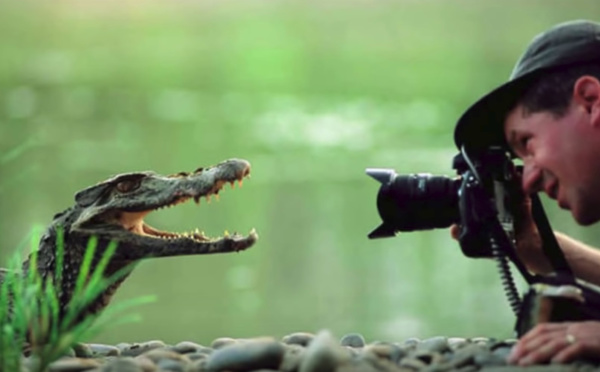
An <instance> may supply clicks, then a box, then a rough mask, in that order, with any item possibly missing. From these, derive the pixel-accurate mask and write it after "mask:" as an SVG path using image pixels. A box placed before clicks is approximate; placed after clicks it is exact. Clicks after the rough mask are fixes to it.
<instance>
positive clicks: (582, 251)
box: [517, 231, 600, 286]
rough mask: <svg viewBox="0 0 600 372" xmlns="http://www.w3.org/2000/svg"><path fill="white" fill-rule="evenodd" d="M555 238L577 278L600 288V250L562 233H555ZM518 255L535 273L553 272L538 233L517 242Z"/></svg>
mask: <svg viewBox="0 0 600 372" xmlns="http://www.w3.org/2000/svg"><path fill="white" fill-rule="evenodd" d="M554 236H556V241H557V242H558V245H559V246H560V248H561V249H562V251H563V253H564V255H565V258H566V260H567V262H568V263H569V266H571V269H572V270H573V273H574V274H575V276H576V277H577V278H579V279H582V280H585V281H586V282H590V283H592V284H595V285H599V286H600V250H597V249H595V248H593V247H591V246H589V245H587V244H585V243H583V242H580V241H578V240H575V239H573V238H571V237H570V236H568V235H565V234H563V233H560V232H556V231H555V232H554ZM517 254H518V256H519V258H520V259H521V260H522V261H523V263H524V264H525V266H527V268H528V269H529V270H530V271H531V272H533V273H536V274H548V273H550V272H551V271H552V266H550V262H549V261H548V259H547V258H546V256H545V255H544V253H543V252H542V249H541V240H540V239H539V235H538V234H537V232H536V233H535V234H531V235H528V236H527V237H521V238H520V239H518V240H517Z"/></svg>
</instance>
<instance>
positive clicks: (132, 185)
mask: <svg viewBox="0 0 600 372" xmlns="http://www.w3.org/2000/svg"><path fill="white" fill-rule="evenodd" d="M116 187H117V190H118V191H119V192H130V191H133V190H135V189H137V188H138V187H140V180H126V181H121V182H119V183H117V186H116Z"/></svg>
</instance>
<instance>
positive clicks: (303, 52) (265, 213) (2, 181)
mask: <svg viewBox="0 0 600 372" xmlns="http://www.w3.org/2000/svg"><path fill="white" fill-rule="evenodd" d="M599 15H600V7H599V6H598V3H597V2H595V1H579V0H575V1H574V0H569V1H567V0H565V1H551V0H537V1H527V2H524V1H517V0H508V1H502V2H500V1H495V0H494V1H491V0H487V1H482V0H477V1H475V0H470V1H452V2H450V1H441V0H430V1H408V0H404V1H388V0H380V1H368V0H364V1H359V0H345V1H267V0H265V1H237V2H236V1H196V2H193V1H137V2H136V1H52V2H41V1H39V2H38V1H19V2H17V1H13V2H2V4H0V172H1V175H0V250H1V251H0V264H6V263H7V260H8V257H10V255H11V254H12V253H13V252H14V251H15V250H16V248H17V246H18V245H19V242H21V241H22V240H23V239H24V238H25V237H26V236H27V234H28V233H29V232H30V231H31V229H32V227H34V226H45V225H47V224H48V223H49V222H50V220H51V218H52V216H53V214H54V213H56V212H59V211H61V210H63V209H65V208H67V207H69V206H70V205H71V204H72V202H73V194H74V193H75V191H77V190H79V189H82V188H84V187H86V186H89V185H91V184H94V183H96V182H98V181H101V180H103V179H105V178H107V177H109V176H111V175H114V174H117V173H120V172H128V171H135V170H154V171H156V172H159V173H162V174H171V173H175V172H178V171H191V170H193V169H196V168H197V167H199V166H206V165H209V164H214V163H216V162H219V161H221V160H224V159H226V158H230V157H240V158H245V159H248V160H249V161H250V162H251V163H252V166H253V173H252V174H253V175H252V179H251V180H249V181H247V182H246V183H245V184H244V187H243V188H242V189H236V190H233V191H231V190H227V191H226V192H225V193H224V194H223V195H222V197H221V201H220V202H219V203H216V202H214V201H213V203H211V204H206V203H203V205H202V206H201V207H200V208H198V207H197V206H196V205H194V204H193V203H190V204H189V205H187V204H186V205H181V206H178V207H177V208H173V209H169V210H165V211H159V212H156V213H153V214H152V215H150V216H149V217H148V218H147V221H148V222H149V223H150V224H151V225H153V226H156V227H158V228H162V229H167V230H175V231H187V230H190V229H192V228H195V227H200V228H201V229H204V230H205V231H206V232H207V233H208V234H209V235H218V234H222V232H223V230H225V229H227V230H229V231H235V230H238V231H242V232H247V231H249V230H250V229H251V228H252V227H255V228H256V229H257V231H258V233H259V235H260V240H259V242H258V244H257V245H256V246H255V247H253V248H252V249H251V250H249V251H246V252H242V253H239V254H230V255H220V256H193V257H181V258H165V259H154V260H147V261H145V262H143V263H142V264H141V265H140V266H139V267H138V268H137V269H136V270H135V272H134V274H133V275H132V276H131V277H130V278H129V279H128V280H127V281H126V282H125V284H124V285H123V286H122V288H121V290H120V291H119V292H118V294H117V296H116V297H115V299H114V301H120V300H122V299H125V298H130V297H135V296H138V295H145V294H155V295H157V298H158V300H157V302H155V303H153V304H151V305H144V306H142V307H139V308H136V309H135V310H134V311H135V312H138V313H139V314H141V316H142V317H143V322H141V323H136V324H128V325H125V326H120V327H118V328H116V329H110V330H109V331H107V332H105V333H103V334H102V335H100V336H99V337H97V339H96V340H95V341H98V342H107V343H117V342H121V341H129V342H133V341H144V340H149V339H162V340H164V341H166V342H173V343H174V342H178V341H181V340H192V341H196V342H200V343H208V342H210V341H211V340H212V339H214V338H216V337H219V336H231V337H254V336H261V335H271V336H275V337H280V336H283V335H285V334H288V333H291V332H294V331H309V332H316V331H318V330H319V329H323V328H327V329H330V330H331V331H333V332H334V334H336V335H339V336H341V335H342V334H345V333H349V332H360V333H362V334H363V335H365V337H367V339H368V341H373V340H375V339H378V340H389V341H401V340H403V339H406V338H408V337H419V338H426V337H431V336H435V335H448V336H460V337H468V336H488V337H511V336H512V327H513V322H514V318H513V315H512V313H511V311H510V309H509V306H508V303H507V301H506V300H505V297H504V294H503V292H502V289H501V286H500V282H499V279H498V276H497V272H496V269H495V265H494V263H492V262H488V261H484V260H471V259H467V258H465V257H464V256H463V255H462V253H461V252H460V249H459V247H458V245H457V244H456V242H454V241H453V240H451V239H450V237H449V234H448V231H447V230H446V229H444V230H436V231H427V232H416V233H410V234H403V235H401V236H399V237H397V238H395V239H384V240H378V241H369V240H368V239H367V238H366V235H367V233H368V232H369V231H371V230H372V229H373V228H374V227H375V226H376V225H377V224H378V223H379V218H378V215H377V212H376V209H375V195H376V192H377V188H378V185H377V184H376V182H375V181H373V180H372V179H370V178H368V177H366V176H365V174H364V169H365V168H367V167H392V168H395V169H396V170H397V171H398V172H399V173H409V172H431V173H435V174H446V175H454V173H453V170H452V169H451V160H452V157H453V156H454V154H455V152H456V150H455V148H454V145H453V139H452V130H453V126H454V122H455V120H456V119H457V118H458V116H459V115H460V113H461V112H462V110H464V109H465V108H466V107H467V106H468V105H469V104H470V103H472V102H473V101H474V100H475V99H476V98H478V97H479V96H480V95H481V94H483V93H485V92H486V91H488V90H489V89H491V88H492V87H494V86H495V85H497V84H500V83H501V82H503V81H504V80H505V79H506V78H507V76H508V74H509V73H510V70H511V68H512V66H513V64H514V62H515V60H516V58H517V57H518V55H519V54H520V53H521V51H522V50H523V49H524V48H525V46H526V44H527V43H528V42H529V40H530V39H531V38H532V37H533V36H534V35H535V34H537V33H538V32H540V31H542V30H544V29H546V28H547V27H549V26H551V25H552V24H554V23H557V22H561V21H565V20H570V19H575V18H587V19H597V18H598V16H599ZM549 211H550V214H551V220H552V223H553V224H554V226H555V227H556V228H558V229H560V230H562V231H565V232H567V233H572V234H574V235H576V236H578V237H580V238H582V239H584V240H585V241H587V242H589V243H591V244H596V245H600V234H598V233H595V235H594V232H593V229H586V230H583V229H580V228H579V227H577V226H575V225H574V224H573V223H572V222H571V217H570V215H569V214H568V213H565V212H561V211H558V210H557V209H556V208H555V207H554V206H553V205H549ZM520 284H522V283H520ZM521 288H522V287H521Z"/></svg>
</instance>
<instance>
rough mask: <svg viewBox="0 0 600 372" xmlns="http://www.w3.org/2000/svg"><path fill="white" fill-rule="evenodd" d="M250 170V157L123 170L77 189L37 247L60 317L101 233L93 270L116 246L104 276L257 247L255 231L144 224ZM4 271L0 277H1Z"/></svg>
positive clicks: (93, 306)
mask: <svg viewBox="0 0 600 372" xmlns="http://www.w3.org/2000/svg"><path fill="white" fill-rule="evenodd" d="M249 175H250V163H249V162H247V161H246V160H241V159H230V160H226V161H224V162H221V163H219V164H217V165H215V166H211V167H206V168H198V169H197V170H195V171H194V172H191V173H188V172H180V173H177V174H173V175H169V176H161V175H158V174H156V173H154V172H149V171H148V172H135V173H124V174H119V175H116V176H114V177H112V178H109V179H107V180H105V181H103V182H100V183H98V184H96V185H94V186H90V187H88V188H86V189H83V190H81V191H79V192H77V193H76V194H75V205H74V206H72V207H70V208H68V209H66V210H65V211H63V212H60V213H58V214H56V215H55V216H54V219H53V221H52V223H51V224H50V226H49V227H48V228H47V230H46V231H45V233H44V234H43V235H42V237H41V238H40V243H39V249H38V251H37V258H36V261H37V264H36V266H37V270H38V273H39V275H40V277H41V279H42V281H43V282H45V281H46V280H48V279H50V278H52V280H53V281H54V282H55V283H57V282H58V283H60V285H57V286H56V293H57V298H58V304H59V317H60V316H63V315H64V314H65V313H66V311H67V307H68V306H69V302H70V301H71V298H72V296H73V293H74V289H75V285H76V281H77V277H78V275H79V272H80V267H81V265H82V262H83V259H84V254H85V251H86V248H87V247H88V242H89V240H90V238H91V237H96V239H97V244H96V248H95V253H94V258H93V260H92V265H91V267H90V270H89V273H90V274H91V273H92V272H94V270H95V268H96V267H97V265H98V263H99V262H100V258H101V257H102V255H103V254H104V252H105V251H106V249H107V247H108V246H109V244H110V242H111V241H112V242H116V243H117V248H116V250H115V253H114V254H113V255H112V256H111V258H110V261H109V262H108V265H107V266H106V268H105V270H104V272H103V276H104V277H107V278H108V277H110V276H111V275H113V274H114V273H116V272H117V271H119V270H122V269H124V268H127V267H131V268H133V266H132V265H131V264H132V263H136V262H138V261H140V260H143V259H146V258H151V257H169V256H181V255H197V254H210V253H226V252H237V251H241V250H245V249H247V248H249V247H250V246H252V245H253V244H254V243H255V242H256V240H257V239H258V235H257V234H256V232H255V231H254V229H252V231H250V233H249V234H248V235H247V236H244V235H240V234H237V233H234V234H231V235H230V234H228V233H225V234H224V236H222V237H216V238H209V237H207V236H206V235H204V234H203V233H202V232H200V231H199V230H198V229H196V230H195V231H193V232H183V233H176V232H168V231H162V230H158V229H156V228H154V227H151V226H150V225H148V224H147V223H146V222H144V217H146V215H148V214H149V213H151V212H152V211H155V210H157V209H161V208H169V207H172V206H175V205H177V204H181V203H185V202H186V201H188V200H190V199H193V200H195V201H196V203H199V201H200V198H201V197H205V198H207V199H208V200H209V201H210V198H211V197H217V198H218V196H219V191H221V190H222V188H223V187H224V186H225V185H226V184H228V183H229V184H231V186H232V187H233V186H234V184H235V183H239V185H240V186H241V184H242V180H243V179H244V178H246V177H249ZM59 229H62V231H63V241H64V248H63V252H64V253H63V269H62V271H61V273H62V274H61V276H62V277H61V278H60V281H57V280H56V279H57V278H56V276H57V275H56V273H57V255H56V252H57V245H56V244H57V243H56V242H57V231H59ZM31 258H32V255H31V254H30V255H29V256H28V258H27V259H26V260H25V262H24V263H23V267H22V274H23V275H27V273H28V272H29V270H30V269H31V267H30V266H31V262H32V259H31ZM126 271H127V270H126ZM3 272H4V273H5V272H6V271H3ZM129 273H130V271H129V272H127V273H126V275H125V276H123V277H121V278H120V280H118V281H117V282H115V283H114V284H112V285H110V287H108V288H107V289H106V290H105V291H104V292H103V293H102V294H101V295H99V296H98V297H97V298H96V299H95V300H94V301H93V302H91V303H90V304H89V306H88V307H87V308H86V309H85V310H84V311H83V312H82V313H81V314H80V316H79V318H78V319H79V320H81V319H83V318H84V317H86V316H88V315H92V314H97V313H99V312H100V311H101V310H102V309H104V308H105V307H106V306H107V305H108V303H109V301H110V299H111V297H112V296H113V294H114V293H115V291H116V290H117V289H118V287H119V286H120V284H121V283H122V282H123V280H125V278H126V277H127V275H129ZM1 274H2V273H1V272H0V282H1V281H2V278H3V277H4V275H1Z"/></svg>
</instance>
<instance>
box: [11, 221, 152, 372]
mask: <svg viewBox="0 0 600 372" xmlns="http://www.w3.org/2000/svg"><path fill="white" fill-rule="evenodd" d="M30 235H31V245H32V250H31V251H32V254H31V261H30V262H31V264H30V268H31V269H30V270H28V271H27V272H26V273H21V272H19V269H20V261H21V259H20V254H18V253H19V252H17V254H15V255H14V256H13V257H12V259H11V261H10V265H9V269H8V270H5V271H4V272H3V274H4V279H3V281H2V284H1V286H0V371H19V370H20V369H21V364H22V360H23V359H22V355H23V353H24V351H25V350H26V349H28V350H29V352H30V353H31V355H32V357H33V358H32V360H34V361H35V363H33V364H32V366H30V367H31V368H32V370H34V371H44V370H46V368H47V367H48V365H49V364H50V363H52V362H53V361H55V360H56V359H58V358H59V357H61V356H62V355H65V353H66V352H67V351H68V350H69V349H70V348H71V347H72V346H73V345H74V344H76V343H78V342H82V341H83V340H85V339H89V338H91V337H93V336H95V335H97V334H98V333H100V332H101V331H102V330H104V329H105V328H106V327H107V326H109V322H110V326H114V325H118V324H123V323H128V322H135V321H139V320H140V318H139V316H137V315H135V314H131V315H125V316H120V317H119V318H118V319H116V318H115V316H116V315H117V314H119V313H120V312H122V311H123V310H126V309H129V308H131V307H133V306H137V305H141V304H144V303H148V302H151V301H153V300H154V296H142V297H137V298H134V299H130V300H127V301H123V302H121V303H117V304H114V305H113V306H110V307H109V308H107V309H106V310H105V311H104V312H103V313H102V314H101V315H100V316H85V317H83V318H82V319H81V316H82V314H83V312H84V310H85V308H86V306H87V305H88V304H90V302H91V301H93V300H94V299H95V298H97V297H98V296H99V295H100V294H101V293H102V292H103V291H104V290H105V289H106V288H107V287H109V286H110V285H111V284H113V283H114V282H115V281H117V280H119V279H121V278H123V276H124V275H126V274H128V273H129V272H130V271H131V270H132V269H133V267H132V266H129V267H126V268H125V269H123V270H121V271H118V272H117V273H115V274H113V275H111V276H110V277H109V278H105V277H104V276H103V271H104V269H105V267H106V265H107V264H108V262H109V261H110V258H111V257H112V255H113V254H114V251H115V249H116V247H117V245H116V243H114V242H112V243H111V244H110V245H109V246H108V248H107V249H106V251H105V252H103V254H102V256H101V258H100V261H99V263H98V265H97V266H96V268H95V270H93V271H92V270H90V267H91V263H92V259H93V257H94V254H95V252H96V247H97V239H96V238H94V237H92V238H91V239H90V240H89V242H88V245H87V248H86V252H85V256H84V261H83V264H82V266H81V268H80V271H79V275H78V277H77V282H76V285H75V291H74V295H73V296H72V299H71V301H70V303H69V305H68V306H67V311H66V313H65V314H64V316H62V317H60V318H59V300H58V293H57V290H56V289H57V288H60V284H61V279H62V274H63V273H62V267H63V257H64V239H63V233H62V231H58V232H57V241H56V247H57V252H56V273H55V277H54V279H46V280H45V281H44V280H42V278H41V277H40V275H39V273H38V272H37V270H36V267H37V266H36V263H37V242H38V241H39V235H40V234H39V229H33V230H32V233H31V234H30ZM18 251H19V250H18Z"/></svg>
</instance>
